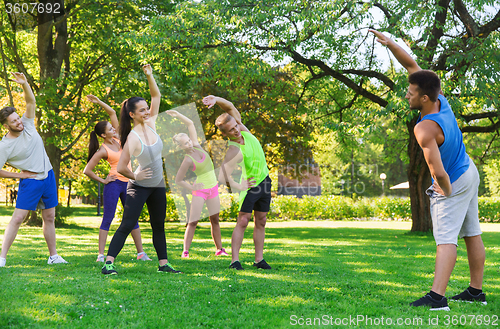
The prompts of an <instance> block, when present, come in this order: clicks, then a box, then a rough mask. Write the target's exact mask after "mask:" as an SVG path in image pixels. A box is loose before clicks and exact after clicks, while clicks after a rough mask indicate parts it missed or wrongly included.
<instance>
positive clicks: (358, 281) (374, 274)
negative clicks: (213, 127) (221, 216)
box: [0, 218, 500, 329]
mask: <svg viewBox="0 0 500 329" xmlns="http://www.w3.org/2000/svg"><path fill="white" fill-rule="evenodd" d="M0 220H1V225H2V227H5V225H6V223H7V220H6V219H4V218H1V219H0ZM288 224H289V223H270V224H269V225H268V226H267V227H266V241H265V245H264V257H265V259H266V261H267V262H268V263H269V264H270V265H271V266H272V267H273V270H271V271H263V270H257V269H255V268H253V267H252V262H253V260H254V246H253V240H252V237H251V234H250V232H249V231H250V229H251V228H248V229H247V234H246V237H245V239H244V240H243V244H242V248H241V251H240V260H241V262H242V264H243V267H244V268H245V270H244V271H233V270H230V269H228V265H229V263H230V258H228V257H216V256H214V244H213V240H212V237H211V235H210V228H209V225H208V224H204V223H202V224H200V225H199V227H198V228H197V230H196V234H195V236H194V239H193V243H192V245H191V249H190V259H189V260H181V259H180V255H181V253H182V240H183V236H184V231H185V227H184V226H183V225H179V224H175V223H166V231H167V232H168V239H167V242H168V251H169V260H170V262H171V263H172V264H173V266H174V267H175V268H176V269H178V270H181V271H183V272H184V273H183V274H178V275H172V274H168V273H157V272H156V271H157V265H158V264H157V259H156V255H155V253H154V247H153V244H152V242H151V239H152V233H151V230H150V227H149V225H148V224H145V223H141V224H140V225H141V231H142V238H143V245H144V250H145V251H146V252H147V253H148V255H149V256H151V257H152V258H153V261H151V262H142V261H137V260H136V259H135V254H136V250H135V246H134V244H133V243H132V242H131V241H130V243H129V242H127V243H126V244H125V245H124V248H123V250H122V251H121V252H120V255H119V257H117V259H116V261H115V264H116V270H117V271H118V275H117V276H113V277H104V276H103V275H102V274H101V273H100V271H101V266H102V265H101V264H98V263H96V262H95V257H96V253H97V245H98V231H99V230H98V227H97V226H96V225H95V219H91V220H88V221H86V220H85V219H83V218H75V219H74V225H72V226H69V227H66V228H61V229H58V232H57V234H58V237H59V238H58V240H57V249H58V253H59V254H60V255H61V256H63V257H64V258H65V259H66V260H67V261H68V262H69V264H56V265H47V257H48V254H47V247H46V243H45V240H44V238H43V234H42V229H40V228H27V227H21V229H20V230H19V234H18V239H16V242H15V243H14V245H13V246H12V247H11V249H10V250H9V255H8V258H7V264H6V267H4V268H2V269H1V271H0V281H1V282H2V284H3V285H4V288H3V289H2V301H3V302H2V303H1V305H0V326H1V327H2V328H11V329H21V328H22V329H24V328H60V329H84V328H196V327H204V328H245V329H247V328H248V329H253V328H290V327H299V328H306V327H321V328H323V327H328V328H342V327H346V328H347V327H360V328H378V327H380V328H384V329H397V328H399V329H400V328H402V327H407V328H425V329H432V328H451V327H460V328H466V329H472V328H474V329H476V328H490V327H493V328H495V326H494V325H491V323H492V322H491V319H492V318H493V317H494V316H498V305H497V303H496V300H497V299H496V298H497V296H499V295H500V287H499V285H497V284H494V283H495V282H496V281H495V280H496V278H497V277H498V265H499V264H500V255H499V253H498V241H499V240H500V233H498V228H496V229H495V231H496V232H485V233H483V235H482V238H483V240H484V245H485V247H486V254H487V255H488V258H487V259H488V263H487V264H489V266H486V267H485V272H484V277H485V278H490V279H489V280H490V282H493V283H491V284H489V285H488V291H487V294H488V296H487V298H491V299H488V305H480V304H479V305H478V304H468V303H453V304H452V303H451V302H450V303H449V304H450V308H451V311H450V312H446V316H445V315H444V314H443V313H440V314H439V323H440V326H436V325H434V326H433V325H429V324H428V322H429V320H432V319H435V318H436V317H437V316H438V315H437V314H436V315H435V314H433V313H430V312H429V311H428V310H427V309H421V308H410V307H408V303H409V302H411V301H414V300H416V299H418V298H420V297H422V296H423V294H424V291H426V290H428V286H429V285H430V284H431V283H432V272H433V269H434V258H435V254H436V247H435V243H434V240H433V238H432V236H418V235H415V234H412V235H409V234H406V232H407V231H408V230H409V229H406V230H405V229H397V228H399V227H401V225H396V224H398V223H390V222H389V223H385V225H384V226H385V227H384V228H383V229H380V228H379V229H376V228H370V227H371V223H369V222H362V223H359V225H357V227H355V228H347V227H338V225H335V226H333V225H332V226H327V225H325V226H321V227H314V225H308V224H315V223H306V222H302V223H297V222H295V223H293V226H298V227H291V226H292V225H288ZM321 224H328V223H321ZM332 224H338V223H332ZM349 224H352V223H349ZM375 224H377V223H375ZM406 224H409V223H406ZM489 225H492V224H489ZM492 226H495V225H492ZM407 227H409V225H407ZM232 231H233V227H232V225H231V226H230V227H224V226H223V227H222V232H221V233H222V243H223V246H224V247H226V250H227V251H228V252H231V251H230V249H229V248H228V247H229V245H230V241H231V233H232ZM62 237H64V238H62ZM459 244H460V246H459V248H458V251H457V254H458V257H457V263H456V266H455V269H454V271H453V275H452V280H450V284H449V287H448V290H447V294H449V295H450V296H452V295H454V294H457V293H460V292H461V291H463V289H464V288H465V287H467V286H468V285H469V275H468V274H469V270H468V263H467V256H466V251H465V246H464V244H463V242H462V241H460V242H459ZM166 292H168V293H166ZM222 305H226V306H228V305H230V306H231V307H226V308H225V309H224V312H222V311H221V307H222ZM174 306H175V307H174ZM351 314H352V318H353V319H356V315H358V316H363V317H364V319H370V320H368V321H373V322H374V323H376V322H375V321H379V320H380V322H381V323H382V321H384V322H383V323H384V324H383V325H379V326H375V325H370V323H371V322H368V321H367V322H365V320H363V321H360V322H356V323H357V325H356V324H354V325H351V326H342V325H335V319H347V320H348V319H349V315H351ZM464 314H465V315H469V316H468V318H467V321H468V322H467V324H466V325H465V326H460V325H458V324H457V325H445V319H447V316H449V319H450V322H451V319H454V320H459V319H461V317H463V316H464ZM471 314H472V315H475V317H474V319H480V320H482V321H483V322H482V325H481V324H479V323H481V322H478V323H475V322H473V323H472V324H470V323H469V322H470V320H471V317H470V315H471ZM323 315H327V317H326V318H327V319H328V320H330V317H332V323H333V324H330V321H328V324H324V325H316V326H313V325H297V324H298V323H297V324H296V325H294V323H295V321H293V320H298V319H301V320H300V321H303V322H300V323H304V324H305V323H306V319H310V321H314V320H312V319H314V318H322V317H323ZM293 316H295V317H293ZM382 317H383V320H381V319H382ZM486 318H488V319H489V324H490V325H489V326H486V325H485V323H486V322H485V319H486ZM388 319H391V321H392V324H391V325H388V324H387V323H389V322H388ZM396 319H402V320H405V319H406V320H408V321H414V320H415V319H416V320H420V321H421V322H420V324H417V323H415V322H412V323H411V324H410V325H406V326H402V325H398V324H396ZM345 322H346V323H347V322H348V321H345ZM457 322H459V321H457ZM337 323H340V322H337ZM366 323H368V325H366ZM407 324H408V322H407Z"/></svg>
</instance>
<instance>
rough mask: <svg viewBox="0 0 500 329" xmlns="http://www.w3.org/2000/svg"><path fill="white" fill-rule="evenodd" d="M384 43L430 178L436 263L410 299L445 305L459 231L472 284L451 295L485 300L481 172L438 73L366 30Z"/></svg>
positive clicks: (433, 305) (434, 307)
mask: <svg viewBox="0 0 500 329" xmlns="http://www.w3.org/2000/svg"><path fill="white" fill-rule="evenodd" d="M369 31H370V32H372V33H374V34H375V35H376V36H377V38H378V39H377V41H378V42H380V43H381V44H383V45H385V46H387V47H388V48H389V50H390V51H391V52H392V53H393V55H394V56H395V57H396V59H397V60H398V61H399V63H401V65H403V66H404V67H405V68H406V70H407V71H408V73H409V77H408V82H409V84H410V85H409V87H408V93H407V94H406V99H408V102H409V105H410V109H417V110H419V111H420V115H419V118H418V121H417V124H416V125H415V128H414V133H415V137H416V139H417V142H418V144H419V145H420V147H421V148H422V150H423V152H424V157H425V161H426V162H427V165H428V166H429V170H430V173H431V176H432V179H433V184H432V186H431V187H429V188H428V189H427V191H426V193H427V194H428V195H429V196H430V201H431V217H432V225H433V234H434V239H435V240H436V245H437V249H436V264H435V272H434V282H433V284H432V289H431V291H430V292H429V293H428V294H426V295H425V296H424V297H422V298H420V299H418V300H416V301H414V302H413V303H411V304H410V305H411V306H425V307H430V308H431V309H432V310H449V307H448V302H447V299H446V297H445V296H444V295H445V291H446V286H447V285H448V281H449V280H450V276H451V272H452V271H453V268H454V266H455V262H456V258H457V236H459V237H460V238H464V240H465V244H466V246H467V256H468V259H469V268H470V276H471V279H470V286H469V287H468V288H467V289H466V290H465V291H463V292H462V293H460V294H458V295H455V296H453V297H451V298H452V300H464V301H479V302H481V303H482V304H484V305H486V296H485V294H484V293H483V292H482V284H483V272H484V261H485V251H484V245H483V241H482V239H481V233H482V232H481V229H480V227H479V216H478V201H477V189H478V186H479V174H478V172H477V169H476V167H475V165H474V162H472V160H471V159H470V158H469V156H468V155H467V153H466V152H465V145H464V143H463V139H462V132H461V131H460V129H459V128H458V124H457V121H456V119H455V115H454V114H453V111H452V110H451V108H450V104H449V103H448V101H447V100H446V98H445V97H444V96H443V95H442V92H441V81H440V79H439V77H438V76H437V74H436V73H434V72H432V71H428V70H422V69H421V68H420V67H419V66H418V64H417V63H416V62H415V61H414V60H413V58H412V57H411V56H410V55H409V54H408V53H406V51H404V50H403V49H402V48H401V47H400V46H398V45H397V44H396V43H395V42H394V41H393V40H391V39H390V38H388V37H386V36H385V35H383V34H382V33H380V32H378V31H375V30H369Z"/></svg>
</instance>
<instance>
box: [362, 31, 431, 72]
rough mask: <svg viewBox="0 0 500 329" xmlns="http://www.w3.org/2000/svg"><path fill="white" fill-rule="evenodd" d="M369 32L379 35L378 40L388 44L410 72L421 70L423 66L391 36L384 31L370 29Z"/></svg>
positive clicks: (385, 44)
mask: <svg viewBox="0 0 500 329" xmlns="http://www.w3.org/2000/svg"><path fill="white" fill-rule="evenodd" d="M368 32H372V33H373V34H375V36H376V37H377V41H378V42H380V43H381V44H383V45H384V46H387V48H389V50H390V51H391V52H392V54H393V55H394V57H396V59H397V60H398V62H399V63H400V64H401V65H403V67H404V68H405V69H406V70H407V71H408V74H412V73H413V72H417V71H420V70H421V68H420V66H418V64H417V62H415V60H414V59H413V58H412V57H411V56H410V54H408V53H407V52H406V51H405V50H404V49H403V48H401V47H400V46H399V45H398V44H397V43H396V42H394V40H392V39H391V38H389V37H386V36H385V35H384V34H383V33H382V32H379V31H376V30H372V29H369V30H368Z"/></svg>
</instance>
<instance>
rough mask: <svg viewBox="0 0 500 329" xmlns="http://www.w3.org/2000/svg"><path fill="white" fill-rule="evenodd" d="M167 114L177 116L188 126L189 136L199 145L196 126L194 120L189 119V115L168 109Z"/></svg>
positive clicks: (194, 143)
mask: <svg viewBox="0 0 500 329" xmlns="http://www.w3.org/2000/svg"><path fill="white" fill-rule="evenodd" d="M167 114H168V115H170V116H172V117H174V118H177V119H179V120H181V121H182V123H183V124H185V125H186V126H187V128H188V133H189V138H190V139H191V141H192V142H193V145H199V143H198V134H197V133H196V127H195V126H194V123H193V120H191V119H189V118H188V117H187V116H185V115H183V114H181V113H179V112H177V111H176V110H168V111H167Z"/></svg>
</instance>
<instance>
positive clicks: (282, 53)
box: [145, 0, 500, 231]
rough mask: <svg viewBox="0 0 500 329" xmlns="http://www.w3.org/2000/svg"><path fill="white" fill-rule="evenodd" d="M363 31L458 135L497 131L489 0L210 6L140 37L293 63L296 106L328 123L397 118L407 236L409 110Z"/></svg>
mask: <svg viewBox="0 0 500 329" xmlns="http://www.w3.org/2000/svg"><path fill="white" fill-rule="evenodd" d="M489 4H493V6H488V5H489ZM377 14H380V15H381V16H382V17H383V18H377V17H376V15H377ZM368 27H376V28H377V29H379V30H381V31H386V32H388V33H391V34H392V35H393V36H394V37H397V38H400V39H401V40H403V42H404V43H406V45H407V46H408V47H409V48H410V49H411V51H412V52H413V53H414V55H415V57H416V59H417V62H418V63H419V65H420V67H422V68H425V69H432V70H435V71H437V73H438V74H439V75H440V76H441V78H442V79H443V91H444V93H445V95H446V96H447V97H448V99H449V100H450V103H451V105H452V108H453V109H454V111H456V114H457V116H458V118H459V119H460V120H461V123H460V125H461V128H462V131H463V132H467V133H475V132H481V133H490V132H495V131H497V130H498V128H499V127H500V112H499V111H498V104H499V98H498V93H497V90H498V87H499V81H500V79H498V78H499V77H498V74H499V72H500V52H499V51H498V48H499V33H498V31H497V30H498V28H499V27H500V10H499V6H498V2H497V1H495V2H492V1H486V0H483V1H474V2H463V1H462V0H438V1H436V3H431V2H428V1H425V2H411V1H409V2H408V1H405V0H400V1H393V0H390V1H389V0H384V1H378V2H356V1H347V0H345V1H317V0H314V1H313V0H295V1H292V0H269V1H251V0H229V1H224V2H220V1H215V0H211V1H204V2H201V3H184V4H182V5H179V6H177V8H176V11H175V13H174V14H172V15H166V16H161V17H157V18H155V19H154V20H153V21H152V24H151V25H150V26H148V28H147V30H146V31H145V33H147V34H148V35H151V36H152V37H151V38H150V39H149V42H151V43H153V44H155V45H157V46H159V47H163V49H166V50H168V51H183V50H185V49H196V50H198V51H201V50H204V49H213V48H217V49H220V48H228V49H234V51H235V53H238V52H246V53H249V54H253V55H255V56H260V57H261V58H267V59H268V60H270V61H272V62H274V63H283V62H285V63H291V64H293V65H296V66H300V67H301V68H302V70H307V71H308V75H307V76H306V77H305V78H304V79H302V80H301V81H300V84H299V86H298V88H300V89H301V90H302V92H301V93H299V95H300V96H299V98H298V100H297V101H298V102H299V103H307V102H313V103H314V104H321V105H323V106H321V107H318V110H319V111H318V115H322V116H326V117H325V118H328V120H329V121H334V122H336V123H338V124H340V123H348V124H349V123H352V122H353V121H354V122H356V123H358V122H360V121H365V122H366V121H368V122H369V121H370V119H371V118H372V117H373V116H375V115H386V114H388V113H394V114H395V115H397V117H398V118H399V120H401V121H403V122H405V123H406V127H407V131H408V157H409V160H410V165H409V169H408V179H409V182H410V197H411V204H412V219H413V225H412V231H427V230H429V229H430V228H431V227H432V223H431V220H430V212H429V200H428V197H427V196H426V195H425V189H426V188H427V187H428V186H429V185H430V174H429V170H428V168H427V164H426V162H425V160H424V157H423V154H422V152H421V149H420V147H419V146H418V143H417V142H416V139H415V137H414V135H413V127H414V126H415V123H416V119H417V118H416V113H415V112H411V111H409V110H408V109H407V104H405V103H404V101H403V96H404V94H405V89H406V86H407V82H406V72H401V71H396V69H395V68H394V67H391V68H390V69H389V70H386V69H384V68H383V66H382V64H381V63H380V61H379V60H378V55H377V54H376V52H375V46H374V39H371V38H369V36H368V33H367V30H366V29H367V28H368ZM207 31H211V33H207ZM372 40H373V41H372ZM370 41H372V42H370ZM325 85H328V92H327V93H322V92H321V90H320V88H319V86H325ZM373 104H375V105H377V106H376V107H374V109H372V108H371V106H370V105H373ZM469 105H471V106H469ZM309 108H310V106H302V107H301V109H302V110H307V109H309Z"/></svg>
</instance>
